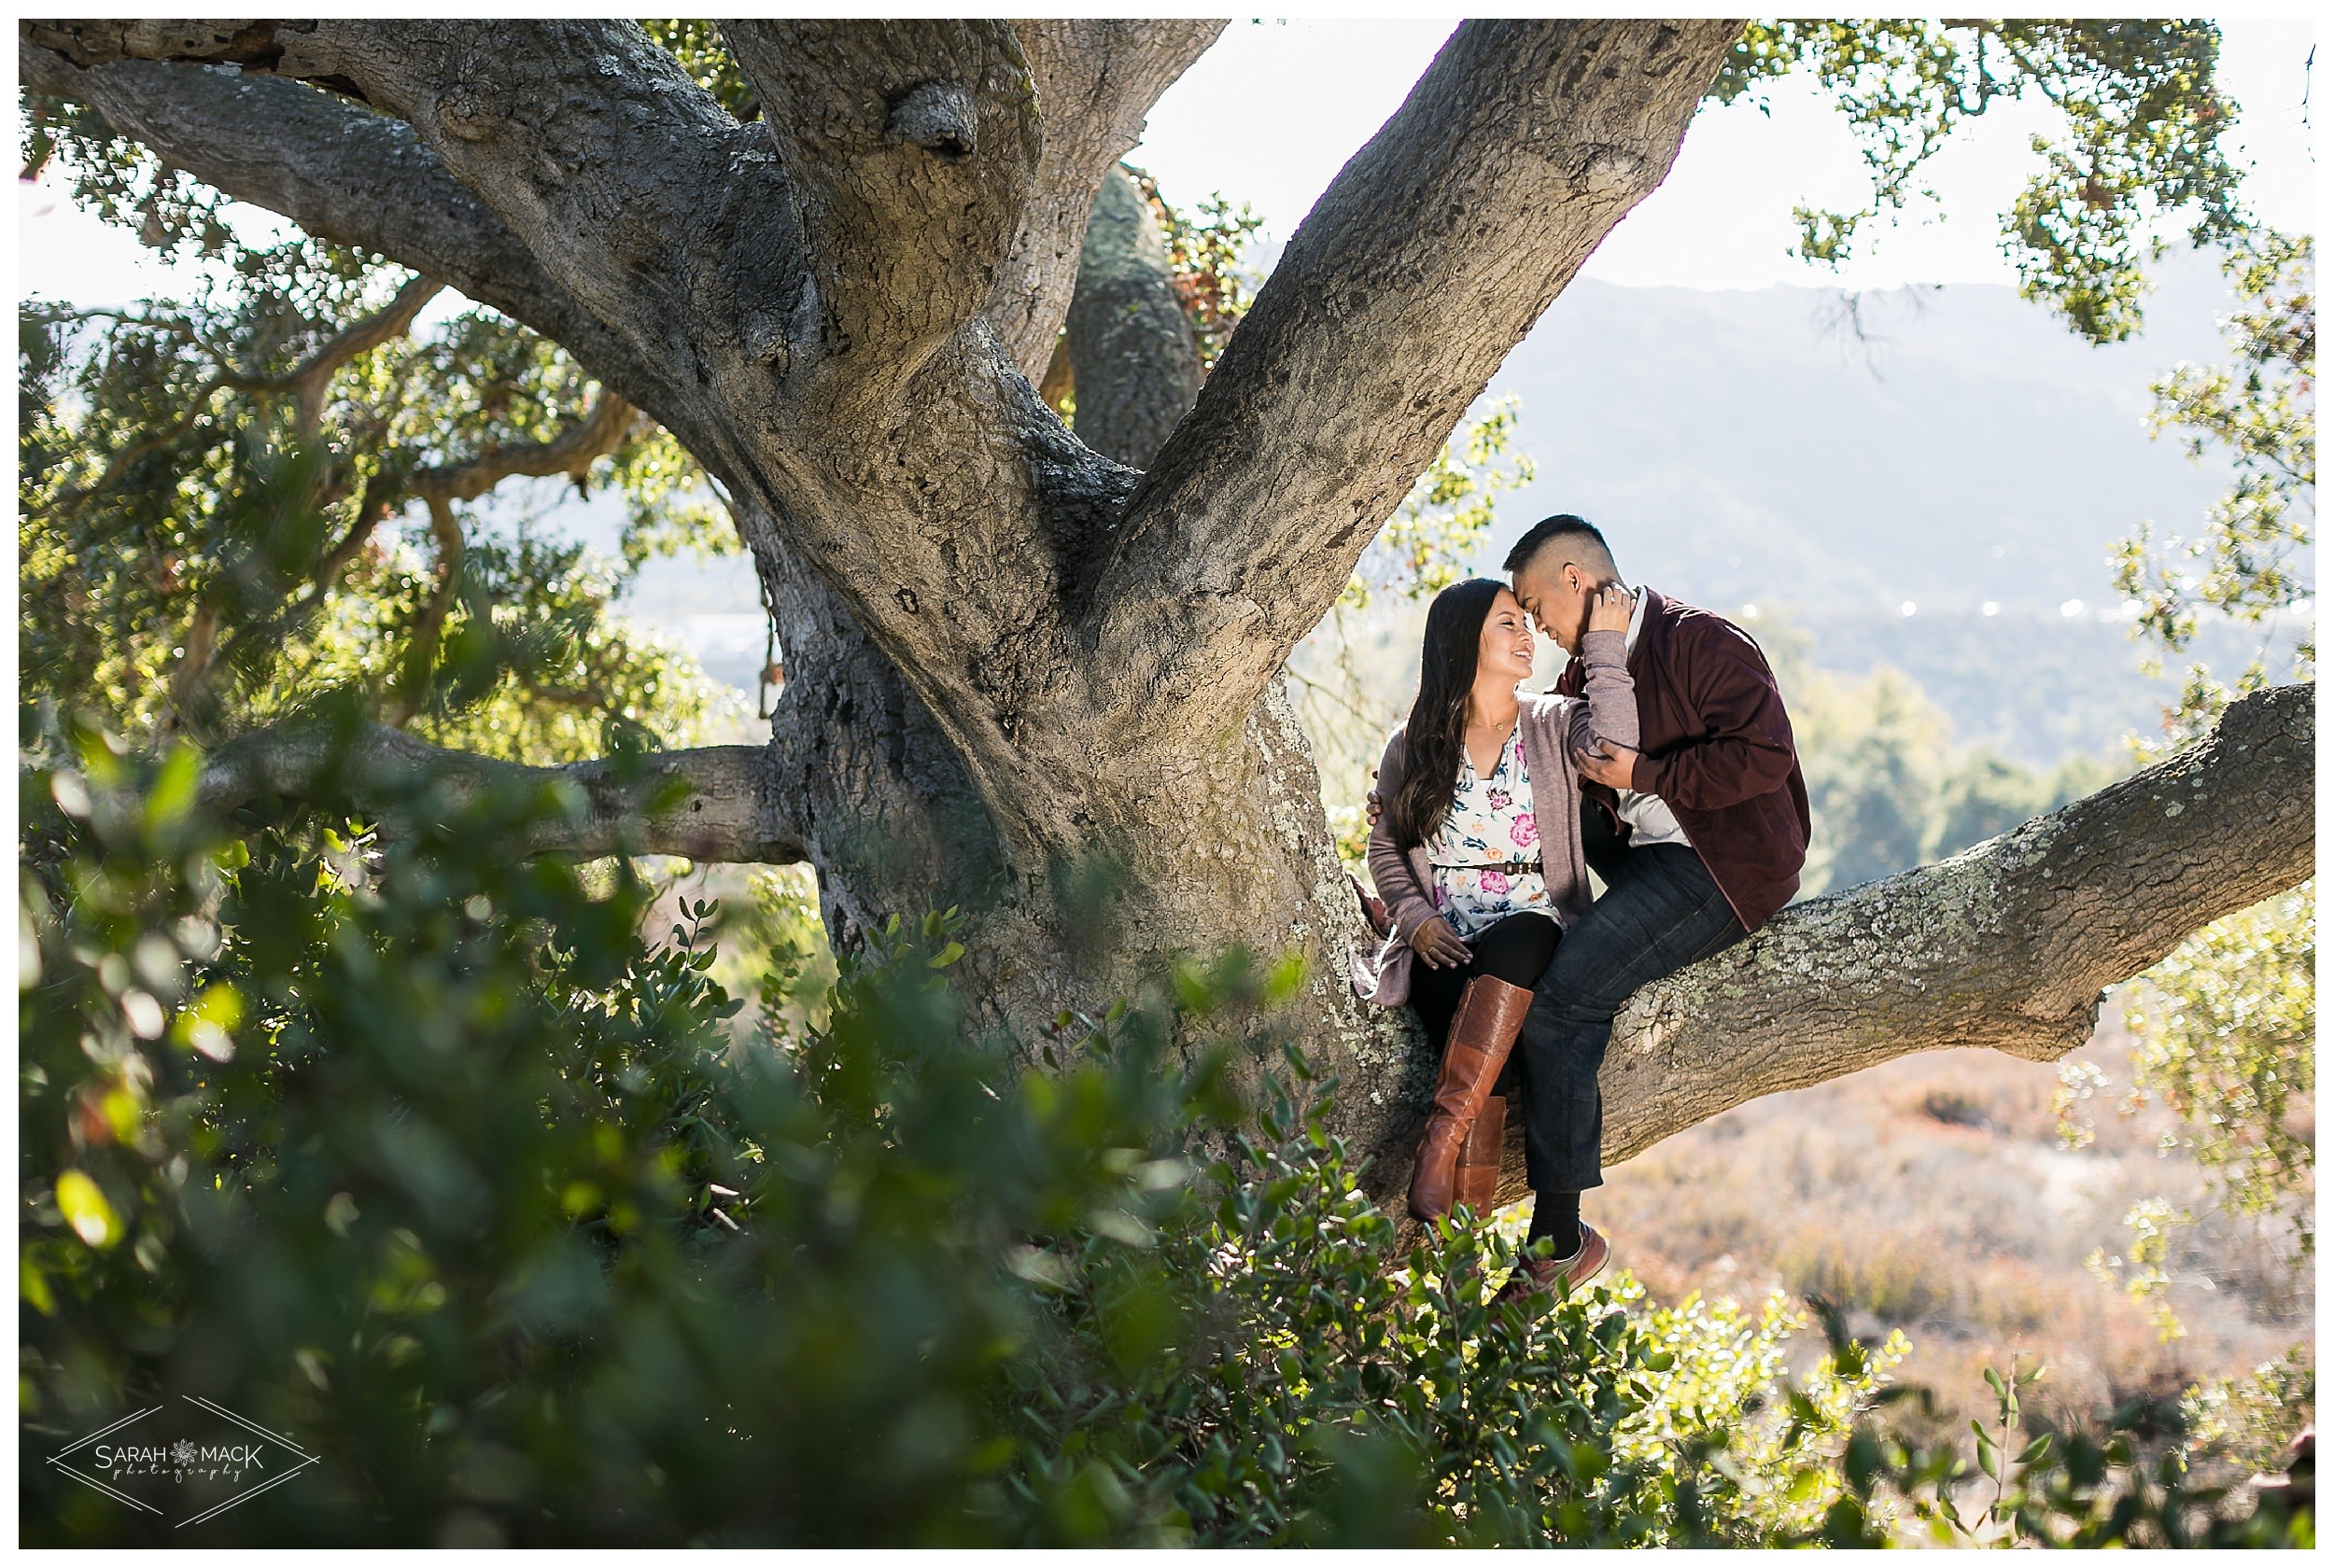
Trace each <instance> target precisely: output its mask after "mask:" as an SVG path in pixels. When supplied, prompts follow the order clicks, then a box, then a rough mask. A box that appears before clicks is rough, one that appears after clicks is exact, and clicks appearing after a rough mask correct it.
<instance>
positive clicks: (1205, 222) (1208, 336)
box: [1123, 163, 1264, 373]
mask: <svg viewBox="0 0 2334 1568" xmlns="http://www.w3.org/2000/svg"><path fill="white" fill-rule="evenodd" d="M1123 167H1124V168H1125V169H1126V171H1127V173H1128V174H1129V175H1132V176H1133V177H1134V183H1135V184H1136V186H1138V187H1139V188H1140V189H1142V192H1143V196H1144V199H1145V200H1146V201H1147V202H1149V203H1150V204H1151V210H1152V212H1153V213H1154V214H1156V215H1157V217H1158V218H1159V228H1160V233H1161V234H1162V235H1164V236H1165V238H1166V241H1167V267H1168V272H1169V274H1170V281H1171V282H1172V283H1173V284H1174V289H1175V300H1176V302H1177V303H1178V304H1180V305H1182V306H1183V314H1184V317H1185V319H1186V320H1188V321H1189V322H1190V323H1191V341H1192V343H1193V344H1194V345H1195V346H1197V347H1198V349H1199V351H1200V369H1201V371H1202V373H1204V372H1206V371H1212V370H1214V369H1215V368H1216V359H1217V358H1218V357H1221V355H1222V354H1223V352H1224V345H1225V344H1226V343H1230V341H1231V333H1232V329H1233V328H1235V327H1237V326H1239V325H1240V318H1241V317H1242V316H1244V315H1247V314H1248V306H1249V305H1250V304H1252V303H1253V302H1255V300H1256V289H1257V287H1258V280H1257V279H1256V277H1255V276H1254V272H1253V268H1252V266H1251V264H1250V251H1251V249H1252V247H1253V246H1254V245H1255V244H1256V236H1257V231H1258V230H1260V229H1262V228H1263V227H1264V219H1263V217H1261V216H1260V215H1258V213H1257V212H1256V211H1255V210H1254V209H1253V208H1251V207H1250V206H1249V205H1248V203H1245V202H1243V203H1240V204H1239V205H1238V206H1234V205H1232V203H1230V201H1228V200H1226V199H1225V196H1224V193H1223V192H1222V191H1220V190H1215V191H1210V192H1209V193H1208V194H1207V195H1206V196H1205V197H1204V198H1202V200H1201V201H1200V202H1199V203H1196V204H1195V205H1194V206H1192V207H1188V208H1185V207H1176V206H1174V205H1171V204H1170V203H1168V201H1167V199H1166V198H1165V197H1164V196H1162V195H1160V190H1159V181H1158V180H1157V179H1155V178H1153V177H1152V176H1151V175H1149V174H1148V173H1146V171H1144V170H1142V169H1138V168H1136V167H1135V166H1134V165H1133V164H1132V163H1129V164H1125V165H1123Z"/></svg>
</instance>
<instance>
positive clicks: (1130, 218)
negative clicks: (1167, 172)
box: [1069, 164, 1200, 469]
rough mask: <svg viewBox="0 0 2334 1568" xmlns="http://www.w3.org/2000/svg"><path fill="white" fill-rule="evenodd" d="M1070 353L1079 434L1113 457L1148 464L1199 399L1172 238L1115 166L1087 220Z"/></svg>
mask: <svg viewBox="0 0 2334 1568" xmlns="http://www.w3.org/2000/svg"><path fill="white" fill-rule="evenodd" d="M1069 350H1070V372H1071V376H1072V378H1073V381H1074V383H1075V385H1076V388H1077V438H1078V440H1080V441H1084V442H1085V443H1086V444H1087V445H1088V446H1090V447H1092V448H1093V449H1094V450H1095V451H1097V452H1099V453H1101V454H1102V455H1104V456H1105V457H1107V458H1109V459H1110V460H1111V461H1112V462H1114V463H1124V464H1125V465H1126V466H1127V467H1128V468H1131V469H1142V468H1148V467H1149V466H1150V463H1151V459H1152V458H1154V457H1156V456H1157V455H1159V449H1160V447H1162V446H1164V445H1165V444H1166V443H1167V437H1168V436H1169V434H1170V433H1172V432H1173V431H1174V427H1175V425H1176V422H1177V421H1179V420H1181V419H1182V418H1183V416H1184V415H1185V414H1186V413H1189V412H1190V409H1191V400H1192V399H1194V398H1197V397H1198V396H1199V395H1200V351H1199V347H1198V345H1197V344H1195V343H1193V342H1192V341H1191V323H1190V320H1189V319H1188V317H1187V316H1185V315H1184V314H1183V305H1182V303H1181V302H1180V301H1178V300H1177V299H1176V298H1175V287H1174V274H1173V273H1170V272H1169V271H1168V268H1167V242H1166V236H1164V235H1163V234H1161V233H1160V231H1159V220H1158V218H1157V217H1155V216H1153V214H1152V211H1151V204H1150V203H1149V202H1148V201H1146V200H1145V199H1144V195H1143V190H1142V188H1141V187H1139V186H1137V185H1136V184H1135V183H1134V181H1133V179H1132V177H1130V176H1129V175H1128V174H1127V172H1126V171H1125V170H1123V169H1121V168H1119V167H1118V166H1117V165H1116V164H1114V165H1112V166H1111V169H1110V171H1109V172H1108V173H1107V174H1105V175H1104V176H1103V184H1102V189H1101V190H1100V191H1099V192H1098V193H1097V194H1096V196H1095V198H1094V211H1093V216H1092V217H1090V218H1089V219H1088V220H1087V224H1086V244H1085V246H1084V248H1083V250H1082V251H1081V252H1080V254H1079V260H1078V278H1077V291H1076V294H1075V295H1073V296H1072V298H1071V301H1070V318H1069Z"/></svg>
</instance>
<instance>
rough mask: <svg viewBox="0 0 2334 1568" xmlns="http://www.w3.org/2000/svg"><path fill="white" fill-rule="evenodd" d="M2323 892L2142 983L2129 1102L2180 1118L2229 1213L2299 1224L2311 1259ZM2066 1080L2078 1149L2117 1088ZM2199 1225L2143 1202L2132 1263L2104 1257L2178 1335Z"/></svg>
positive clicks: (2264, 916)
mask: <svg viewBox="0 0 2334 1568" xmlns="http://www.w3.org/2000/svg"><path fill="white" fill-rule="evenodd" d="M2313 888H2314V885H2313V883H2308V882H2305V883H2303V884H2302V885H2301V886H2300V887H2299V888H2297V889H2294V890H2293V891H2292V892H2290V893H2286V894H2284V895H2282V896H2280V897H2278V898H2275V899H2271V900H2270V901H2269V902H2268V903H2260V904H2257V905H2255V906H2254V907H2253V908H2251V909H2248V910H2245V911H2243V912H2242V913H2240V914H2237V915H2231V916H2229V917H2227V918H2226V919H2222V920H2217V921H2215V922H2214V923H2213V924H2212V925H2210V926H2207V927H2205V928H2204V930H2202V931H2199V932H2197V934H2196V935H2194V936H2192V937H2190V938H2189V939H2188V940H2187V941H2186V942H2185V943H2183V944H2182V945H2180V947H2179V949H2178V950H2177V951H2175V952H2174V953H2173V954H2172V957H2170V958H2168V959H2165V960H2164V961H2163V962H2162V963H2160V964H2158V965H2157V966H2156V967H2155V968H2154V969H2152V970H2150V971H2148V972H2147V973H2146V974H2144V975H2143V976H2142V977H2141V978H2140V980H2139V981H2138V982H2136V983H2135V985H2134V986H2133V987H2132V996H2131V999H2130V1001H2129V1002H2128V1003H2127V1004H2126V1013H2125V1016H2126V1018H2127V1020H2128V1021H2129V1023H2130V1028H2131V1030H2132V1032H2133V1034H2135V1035H2136V1036H2137V1037H2138V1043H2137V1045H2136V1046H2135V1047H2134V1048H2133V1050H2132V1054H2131V1090H2130V1095H2129V1096H2128V1097H2126V1099H2124V1101H2123V1104H2122V1109H2123V1110H2124V1111H2126V1112H2127V1113H2129V1112H2131V1111H2136V1110H2137V1109H2139V1107H2141V1106H2142V1105H2144V1104H2146V1103H2148V1102H2149V1101H2150V1100H2158V1101H2160V1102H2162V1103H2163V1104H2164V1105H2165V1106H2166V1107H2168V1108H2169V1109H2171V1110H2172V1111H2173V1112H2174V1113H2177V1114H2178V1115H2179V1116H2180V1118H2181V1121H2182V1123H2183V1124H2184V1133H2183V1135H2182V1136H2181V1140H2180V1141H2182V1142H2183V1143H2185V1144H2186V1147H2187V1149H2188V1150H2189V1152H2190V1154H2191V1155H2193V1156H2194V1158H2195V1159H2196V1161H2197V1163H2198V1165H2200V1166H2201V1167H2202V1168H2203V1169H2206V1170H2207V1171H2210V1172H2212V1173H2213V1174H2214V1176H2215V1177H2216V1178H2217V1179H2218V1183H2219V1189H2220V1190H2219V1193H2218V1196H2217V1199H2216V1205H2217V1207H2219V1208H2220V1209H2222V1210H2223V1211H2225V1212H2228V1213H2230V1214H2235V1215H2242V1216H2248V1217H2267V1218H2271V1219H2273V1220H2282V1221H2284V1222H2285V1223H2286V1224H2289V1225H2291V1226H2292V1227H2293V1232H2294V1235H2295V1237H2296V1239H2298V1240H2299V1243H2300V1248H2301V1254H2302V1258H2303V1259H2306V1258H2307V1256H2308V1255H2309V1254H2310V1253H2312V1252H2313V1250H2314V1247H2315V1241H2316V1223H2315V1218H2314V1214H2313V1201H2312V1200H2313V1197H2314V1196H2315V1191H2316V1177H2317V1153H2316V1140H2315V1136H2314V1128H2313V1125H2312V1121H2311V1117H2310V1115H2309V1112H2308V1106H2309V1104H2310V1098H2311V1096H2312V1095H2313V1093H2314V1091H2315V1089H2316V1087H2317V1073H2316V1065H2315V1060H2314V1057H2313V1044H2314V1043H2315V1040H2316V1027H2317V987H2316V981H2315V969H2316V959H2317V918H2316V914H2315V902H2314V898H2313ZM2061 1078H2062V1083H2061V1085H2060V1093H2059V1097H2058V1100H2057V1106H2058V1110H2059V1116H2060V1128H2061V1133H2062V1136H2063V1138H2064V1141H2067V1142H2069V1143H2072V1144H2077V1145H2079V1144H2081V1143H2082V1142H2085V1141H2088V1138H2089V1136H2090V1129H2089V1122H2088V1117H2089V1114H2090V1113H2089V1111H2088V1104H2087V1102H2088V1101H2089V1100H2091V1099H2095V1098H2096V1097H2097V1096H2098V1094H2099V1093H2100V1092H2101V1091H2102V1090H2103V1089H2105V1088H2107V1087H2108V1085H2107V1084H2106V1082H2105V1081H2104V1079H2103V1077H2102V1076H2098V1075H2096V1070H2094V1071H2093V1074H2090V1075H2086V1074H2081V1073H2072V1074H2070V1073H2062V1074H2061ZM2168 1136H2170V1135H2168ZM2194 1219H2195V1216H2193V1215H2191V1214H2188V1213H2186V1212H2182V1211H2175V1210H2174V1209H2173V1208H2172V1205H2171V1204H2169V1203H2167V1202H2165V1201H2164V1200H2163V1199H2161V1198H2150V1199H2145V1200H2143V1201H2142V1202H2141V1203H2139V1204H2137V1205H2135V1206H2134V1207H2133V1209H2132V1211H2131V1213H2130V1216H2129V1217H2128V1218H2127V1220H2126V1224H2127V1225H2128V1226H2129V1227H2130V1230H2131V1232H2132V1240H2131V1243H2130V1246H2129V1247H2127V1248H2126V1249H2125V1252H2126V1254H2127V1256H2126V1258H2124V1259H2118V1260H2114V1261H2112V1262H2110V1261H2109V1260H2103V1259H2102V1260H2099V1262H2098V1263H2097V1264H2096V1267H2099V1268H2100V1269H2101V1270H2102V1272H2105V1273H2107V1274H2109V1275H2110V1277H2112V1278H2114V1279H2116V1281H2118V1282H2120V1283H2121V1285H2122V1287H2123V1288H2124V1289H2126V1290H2128V1291H2129V1292H2130V1294H2131V1295H2134V1296H2138V1297H2141V1298H2144V1299H2154V1300H2156V1301H2157V1302H2158V1321H2159V1323H2160V1324H2161V1325H2162V1327H2163V1329H2164V1331H2165V1332H2166V1333H2167V1334H2173V1333H2177V1332H2179V1320H2178V1319H2177V1318H2176V1317H2175V1316H2173V1315H2172V1313H2171V1310H2170V1309H2169V1308H2168V1307H2166V1306H2164V1305H2163V1304H2162V1301H2161V1298H2162V1295H2163V1292H2164V1287H2165V1285H2166V1284H2167V1282H2168V1277H2167V1273H2166V1265H2167V1261H2168V1257H2169V1245H2170V1236H2171V1233H2172V1230H2173V1228H2174V1227H2175V1226H2177V1225H2186V1224H2193V1223H2194ZM2298 1261H2299V1260H2298Z"/></svg>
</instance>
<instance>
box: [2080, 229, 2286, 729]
mask: <svg viewBox="0 0 2334 1568" xmlns="http://www.w3.org/2000/svg"><path fill="white" fill-rule="evenodd" d="M2315 260H2316V251H2315V245H2314V243H2313V241H2312V239H2311V238H2310V236H2308V235H2306V234H2304V235H2299V236H2296V235H2286V234H2279V233H2277V232H2275V231H2270V230H2255V231H2249V232H2247V233H2246V234H2245V235H2244V236H2243V239H2242V240H2241V241H2240V242H2239V243H2238V244H2236V245H2232V246H2231V247H2230V249H2229V255H2228V256H2227V258H2226V259H2225V260H2224V261H2223V263H2222V265H2223V270H2224V271H2226V272H2227V273H2229V277H2230V278H2231V279H2232V280H2234V282H2235V284H2236V288H2237V296H2238V301H2239V306H2238V309H2237V310H2235V311H2234V312H2232V313H2231V314H2230V315H2229V317H2228V318H2227V319H2226V321H2225V322H2224V323H2223V329H2224V333H2225V335H2226V338H2227V341H2228V344H2229V354H2230V358H2229V362H2228V363H2225V364H2221V365H2213V366H2204V367H2199V366H2195V365H2186V364H2184V365H2179V366H2175V367H2174V368H2173V369H2172V371H2170V372H2169V373H2168V374H2166V375H2165V376H2163V377H2162V378H2161V379H2160V380H2158V382H2157V383H2156V385H2155V387H2154V391H2155V394H2156V407H2155V410H2154V412H2153V413H2152V414H2151V415H2150V416H2149V424H2150V427H2152V428H2153V429H2154V430H2155V432H2156V433H2157V434H2158V435H2159V436H2160V435H2162V434H2164V433H2165V432H2166V431H2176V432H2178V433H2179V434H2180V437H2181V441H2182V444H2183V445H2184V446H2185V447H2186V450H2187V453H2188V455H2189V456H2190V457H2191V458H2194V459H2196V460H2198V461H2202V460H2203V459H2204V458H2205V457H2206V456H2207V455H2214V456H2218V457H2222V458H2225V459H2226V460H2227V461H2228V462H2229V465H2230V467H2231V468H2232V469H2233V470H2234V472H2233V475H2232V479H2231V483H2230V484H2229V490H2228V492H2227V493H2226V494H2225V495H2223V496H2222V497H2220V498H2219V499H2218V500H2216V501H2214V503H2213V507H2212V510H2211V511H2209V512H2208V513H2207V515H2206V521H2205V529H2204V532H2203V533H2202V534H2201V535H2200V537H2198V538H2196V539H2180V538H2178V537H2174V538H2172V539H2166V540H2165V541H2164V542H2163V544H2162V545H2161V547H2160V548H2159V547H2158V545H2157V543H2156V539H2155V538H2154V530H2153V529H2152V528H2151V527H2150V526H2149V525H2146V524H2142V525H2141V526H2140V530H2139V532H2138V533H2137V534H2136V535H2135V536H2133V537H2132V538H2130V539H2126V540H2125V541H2124V542H2123V543H2122V544H2121V545H2120V546H2118V547H2117V550H2116V559H2115V567H2116V580H2115V581H2116V590H2117V591H2118V592H2120V593H2122V594H2123V595H2126V596H2127V597H2130V598H2133V599H2137V600H2138V601H2139V602H2140V604H2141V605H2142V607H2143V609H2142V613H2141V616H2140V619H2139V621H2138V623H2136V624H2135V626H2134V627H2133V635H2134V636H2136V637H2141V638H2143V639H2144V641H2145V642H2146V643H2147V645H2148V658H2147V666H2148V669H2149V671H2150V673H2151V674H2152V673H2154V672H2155V671H2156V670H2157V669H2158V668H2160V667H2161V659H2162V656H2163V655H2165V654H2172V653H2179V652H2181V651H2185V650H2186V648H2187V647H2188V646H2189V645H2190V643H2192V642H2193V641H2194V640H2195V637H2196V632H2197V622H2198V617H2199V616H2200V615H2201V614H2212V615H2215V616H2221V617H2226V618H2229V619H2231V620H2235V621H2240V622H2244V623H2250V624H2254V625H2264V624H2265V623H2266V624H2267V625H2271V626H2274V625H2275V624H2276V623H2277V622H2278V621H2279V619H2280V618H2281V617H2283V616H2284V615H2285V614H2286V613H2287V612H2293V611H2302V612H2306V611H2307V610H2308V609H2309V605H2310V600H2311V596H2312V593H2313V589H2312V586H2311V582H2310V579H2309V577H2308V576H2307V575H2306V574H2305V573H2302V572H2300V571H2299V570H2298V569H2297V567H2298V562H2297V557H2298V556H2299V555H2300V554H2301V553H2303V552H2305V551H2307V550H2308V549H2309V548H2310V545H2311V541H2312V538H2313V530H2314V525H2315V516H2316V511H2317V485H2318V458H2317V421H2316V396H2315V390H2316V385H2317V366H2318V358H2317V291H2316V286H2315V282H2314V275H2315ZM2316 657H2317V650H2316V638H2315V635H2314V633H2311V634H2310V635H2306V636H2305V637H2303V638H2302V640H2301V641H2300V643H2299V646H2298V647H2297V648H2296V650H2295V653H2294V668H2293V671H2292V675H2293V677H2294V678H2296V679H2310V677H2311V676H2312V675H2313V672H2314V668H2315V665H2316ZM2269 679H2270V675H2269V670H2268V668H2267V666H2266V665H2265V664H2264V663H2263V661H2262V660H2261V659H2259V658H2256V659H2255V660H2254V661H2253V662H2252V664H2251V665H2248V666H2247V668H2246V669H2245V670H2244V671H2243V672H2242V673H2241V674H2240V675H2239V676H2238V678H2237V679H2236V681H2235V683H2234V685H2233V686H2228V685H2224V684H2222V683H2221V682H2220V681H2219V680H2217V679H2214V675H2213V672H2212V671H2210V670H2209V669H2206V668H2205V667H2204V666H2202V665H2191V666H2190V667H2189V669H2188V671H2187V679H2186V683H2185V685H2184V687H2183V690H2182V693H2181V696H2180V700H2179V702H2178V704H2177V705H2176V706H2175V707H2172V708H2171V709H2168V710H2167V711H2166V713H2165V715H2164V721H2165V726H2164V727H2165V730H2166V732H2167V735H2168V736H2169V742H2170V744H2171V745H2172V746H2179V745H2182V744H2185V743H2186V742H2187V741H2189V740H2192V739H2194V738H2195V737H2196V736H2197V735H2200V734H2202V733H2203V732H2204V731H2205V730H2206V729H2209V728H2210V727H2211V726H2212V723H2213V721H2214V720H2216V719H2217V718H2218V717H2219V716H2220V711H2221V709H2222V708H2224V707H2227V706H2228V704H2229V700H2230V699H2231V698H2232V697H2236V696H2242V695H2243V694H2244V693H2248V692H2254V691H2258V690H2260V689H2261V688H2262V687H2264V686H2266V685H2267V684H2268V683H2269Z"/></svg>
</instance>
